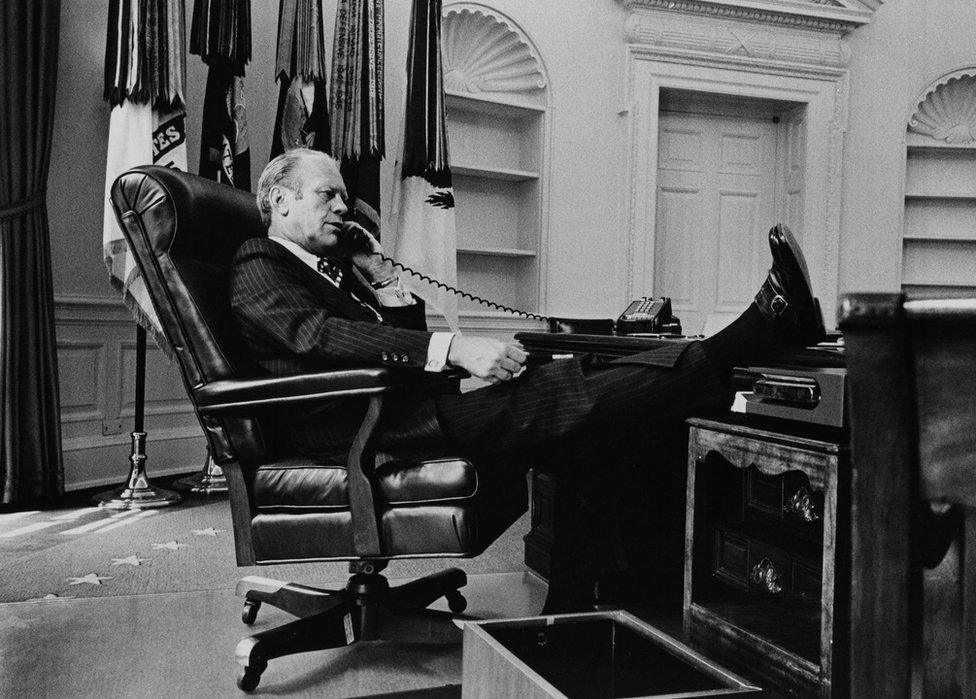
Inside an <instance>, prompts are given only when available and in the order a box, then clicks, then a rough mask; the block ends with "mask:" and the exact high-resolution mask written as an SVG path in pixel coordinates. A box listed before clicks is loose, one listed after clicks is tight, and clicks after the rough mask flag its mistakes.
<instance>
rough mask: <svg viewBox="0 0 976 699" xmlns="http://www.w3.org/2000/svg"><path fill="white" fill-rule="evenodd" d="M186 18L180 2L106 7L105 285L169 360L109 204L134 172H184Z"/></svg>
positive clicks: (113, 1)
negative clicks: (114, 189)
mask: <svg viewBox="0 0 976 699" xmlns="http://www.w3.org/2000/svg"><path fill="white" fill-rule="evenodd" d="M185 23H186V14H185V10H184V5H183V0H110V2H109V14H108V41H107V44H106V46H105V92H104V97H105V99H106V100H107V101H108V102H109V104H111V105H112V113H111V116H110V121H109V135H108V156H107V159H106V167H105V208H104V216H103V224H102V226H103V227H102V248H103V253H104V258H105V264H106V266H107V267H108V271H109V276H110V280H111V282H112V284H113V286H115V287H116V288H117V289H119V290H120V291H121V292H122V298H123V301H124V302H125V304H126V306H127V307H128V308H129V309H130V310H131V311H132V313H133V315H134V316H135V318H136V322H138V323H139V325H141V326H142V327H143V328H144V329H145V330H146V332H147V333H148V334H149V335H151V336H152V338H153V339H154V340H155V342H156V344H158V345H159V346H160V347H161V348H162V349H163V350H164V351H166V352H167V354H171V351H170V348H169V345H168V344H167V343H166V340H165V338H164V337H163V334H162V331H161V329H160V325H159V319H158V318H157V317H156V313H155V311H154V310H153V307H152V303H151V301H150V300H149V295H148V293H147V291H146V286H145V281H144V280H143V279H142V276H141V274H140V273H139V269H138V267H136V264H135V261H134V260H133V259H132V256H131V255H130V254H129V249H128V246H127V245H126V242H125V238H124V237H123V236H122V230H121V229H120V228H119V225H118V222H117V221H116V219H115V213H114V212H113V210H112V205H111V203H110V202H109V192H110V189H111V186H112V183H113V182H114V181H115V178H116V177H118V176H119V175H120V174H122V173H123V172H125V171H126V170H128V169H129V168H131V167H135V166H137V165H148V164H156V165H165V166H168V167H175V168H179V169H181V170H186V111H185V101H184V93H185V85H186V40H185V34H186V29H185Z"/></svg>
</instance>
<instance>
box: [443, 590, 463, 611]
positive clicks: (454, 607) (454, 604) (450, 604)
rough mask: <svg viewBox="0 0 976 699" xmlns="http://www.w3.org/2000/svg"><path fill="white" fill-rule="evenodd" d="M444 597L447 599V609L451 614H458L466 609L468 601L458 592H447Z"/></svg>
mask: <svg viewBox="0 0 976 699" xmlns="http://www.w3.org/2000/svg"><path fill="white" fill-rule="evenodd" d="M444 597H445V598H446V599H447V608H448V609H450V610H451V612H452V613H453V614H460V613H461V612H463V611H464V610H465V609H467V608H468V601H467V600H466V599H464V595H462V594H461V593H460V592H448V593H447V594H446V595H444Z"/></svg>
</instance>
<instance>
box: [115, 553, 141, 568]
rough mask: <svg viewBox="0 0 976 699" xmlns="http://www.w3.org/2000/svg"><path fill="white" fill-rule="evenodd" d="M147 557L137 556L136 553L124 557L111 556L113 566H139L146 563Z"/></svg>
mask: <svg viewBox="0 0 976 699" xmlns="http://www.w3.org/2000/svg"><path fill="white" fill-rule="evenodd" d="M148 561H149V559H148V558H139V557H138V556H136V555H132V556H127V557H126V558H113V559H112V565H113V566H141V565H142V564H143V563H147V562H148Z"/></svg>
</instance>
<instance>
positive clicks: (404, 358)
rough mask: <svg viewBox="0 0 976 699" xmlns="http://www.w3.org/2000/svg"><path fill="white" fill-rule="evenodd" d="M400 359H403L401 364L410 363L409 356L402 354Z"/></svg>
mask: <svg viewBox="0 0 976 699" xmlns="http://www.w3.org/2000/svg"><path fill="white" fill-rule="evenodd" d="M402 359H403V363H404V364H406V363H407V362H409V361H410V355H409V354H404V355H402Z"/></svg>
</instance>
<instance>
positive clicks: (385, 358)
mask: <svg viewBox="0 0 976 699" xmlns="http://www.w3.org/2000/svg"><path fill="white" fill-rule="evenodd" d="M380 359H382V360H383V361H384V362H388V361H390V355H389V354H388V353H387V352H380Z"/></svg>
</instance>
